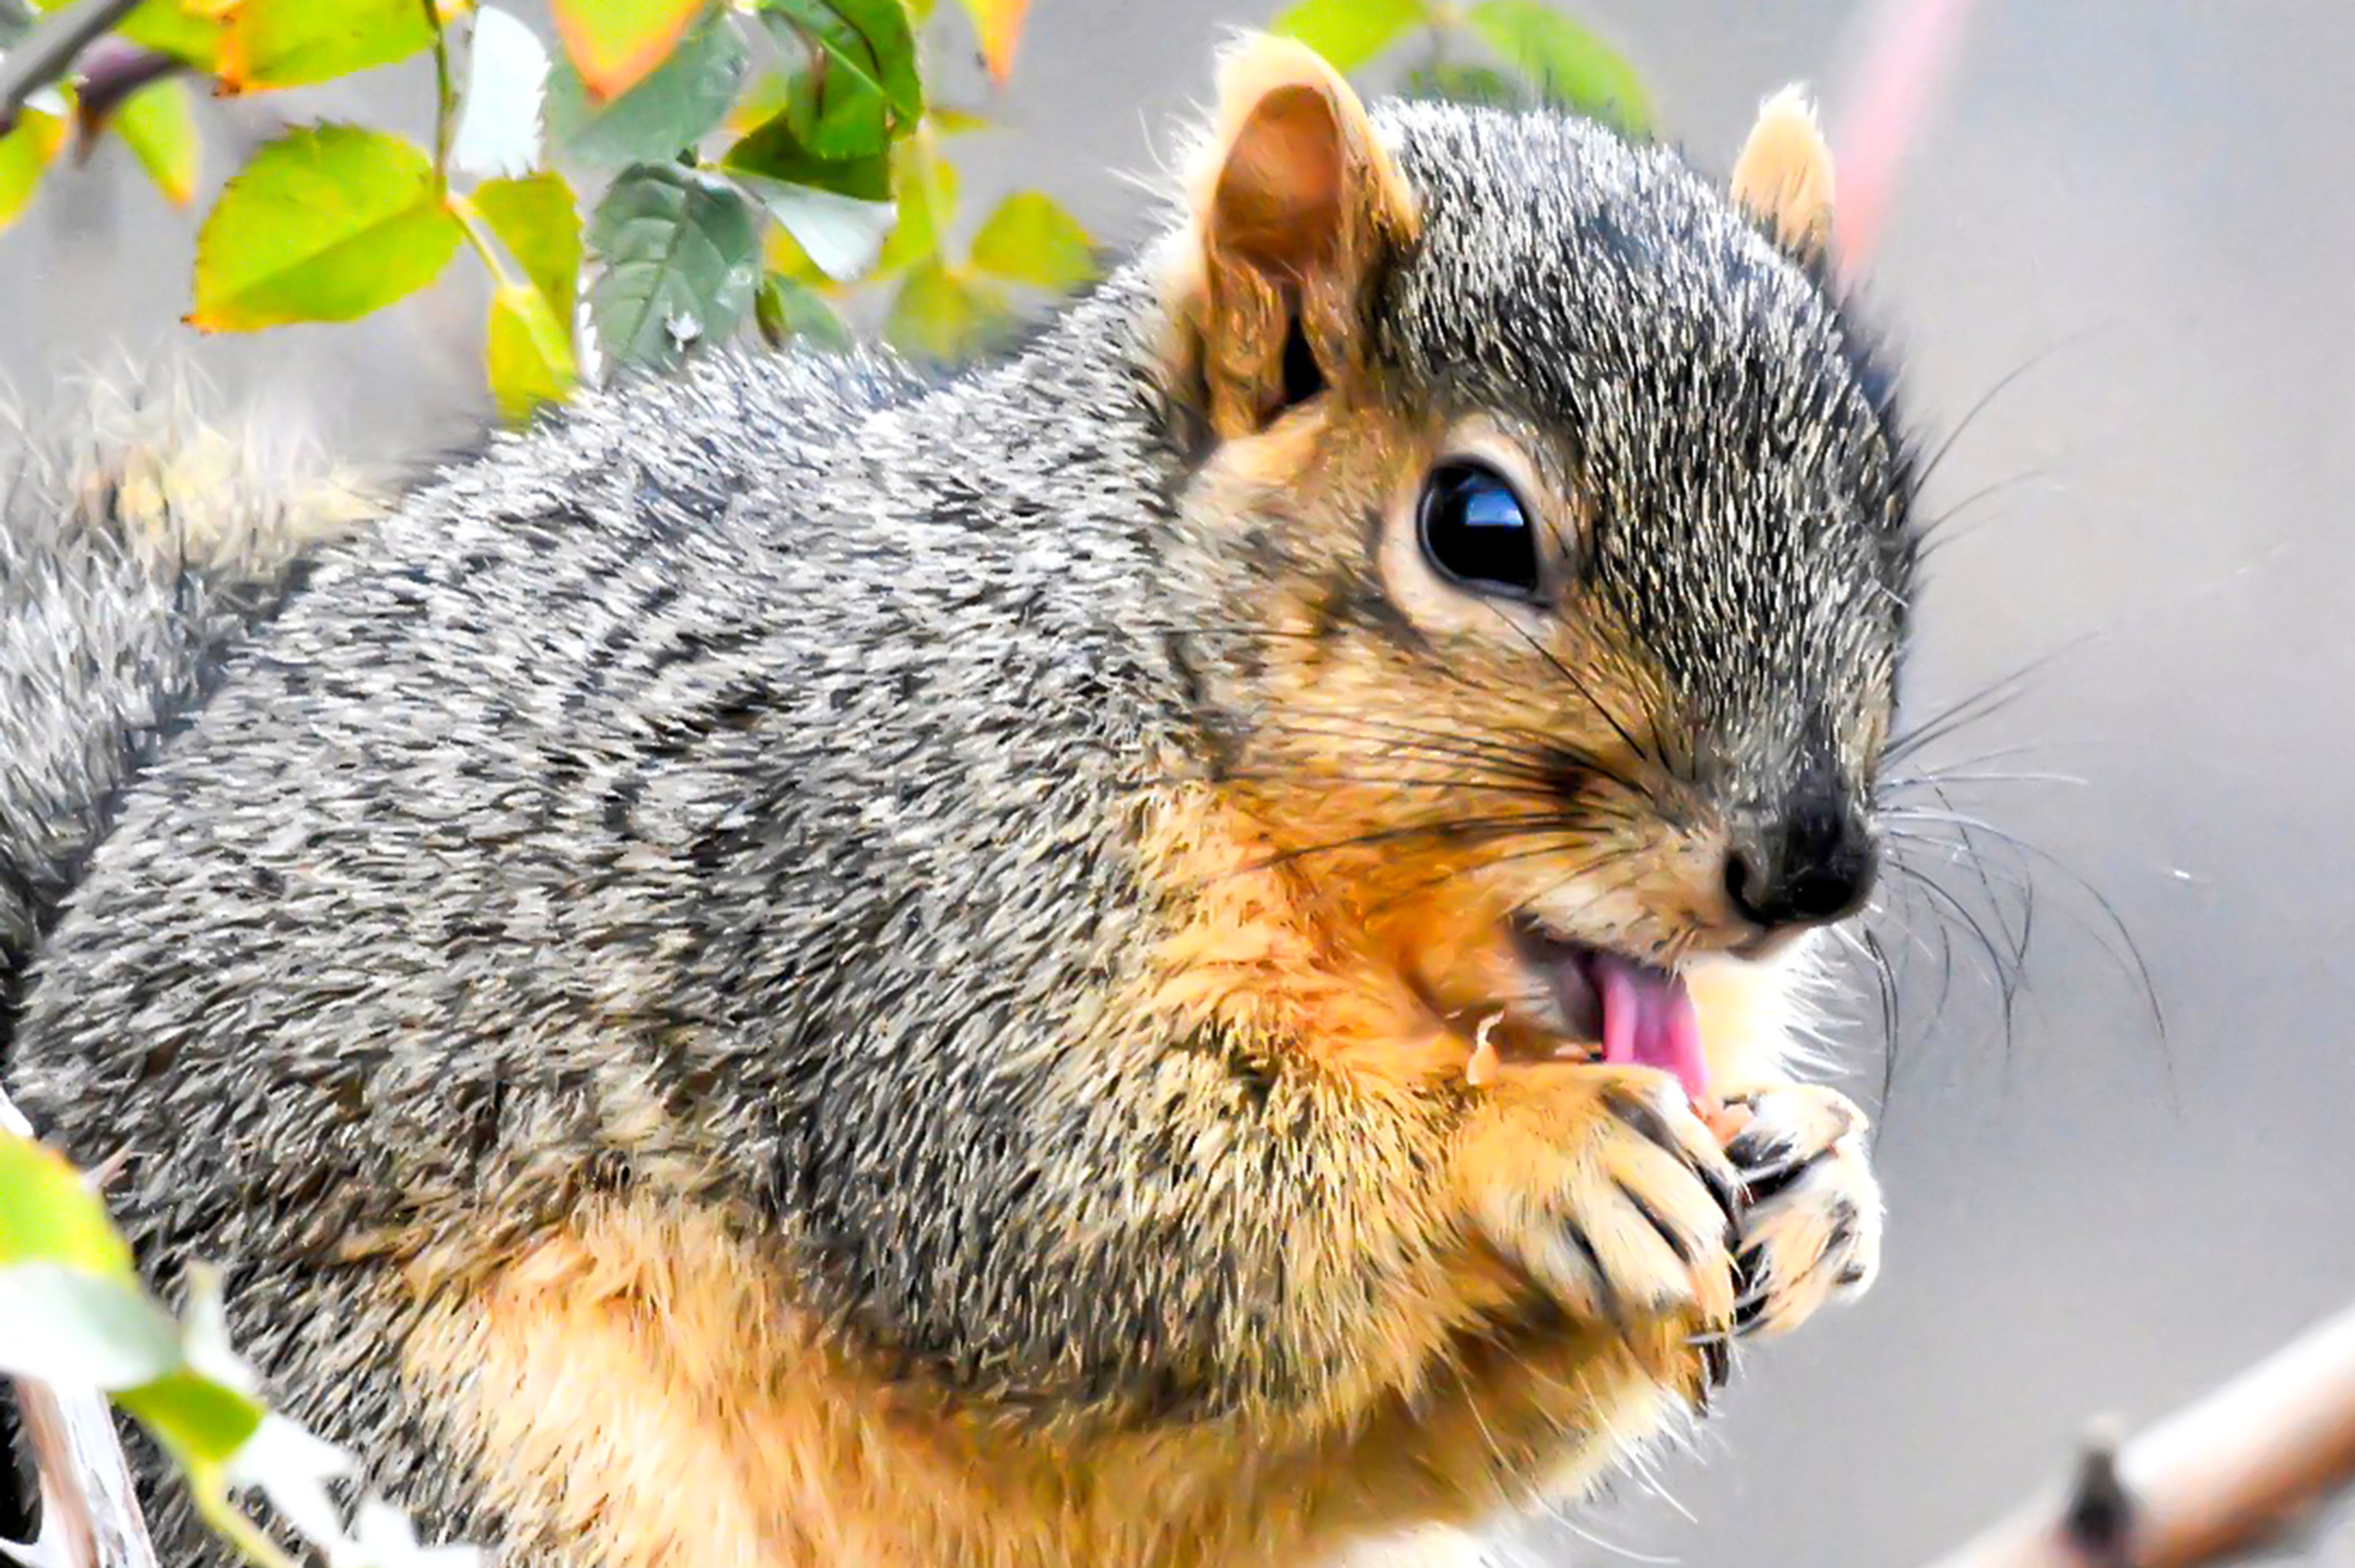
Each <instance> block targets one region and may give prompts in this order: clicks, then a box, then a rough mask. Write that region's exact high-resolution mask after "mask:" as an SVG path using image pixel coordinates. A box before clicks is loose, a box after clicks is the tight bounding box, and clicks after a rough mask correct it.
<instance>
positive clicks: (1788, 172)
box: [1733, 84, 1832, 261]
mask: <svg viewBox="0 0 2355 1568" xmlns="http://www.w3.org/2000/svg"><path fill="white" fill-rule="evenodd" d="M1733 199H1734V201H1735V203H1736V204H1737V205H1739V206H1740V207H1741V208H1742V210H1743V211H1745V212H1747V213H1748V214H1749V215H1750V216H1751V217H1752V218H1753V219H1755V220H1756V221H1757V223H1758V224H1759V226H1760V227H1761V228H1763V229H1765V230H1766V232H1767V234H1768V235H1769V236H1770V237H1771V238H1772V239H1773V240H1774V242H1775V243H1776V244H1778V245H1780V246H1782V247H1783V249H1785V251H1790V252H1791V253H1792V254H1793V255H1795V256H1797V257H1800V258H1802V259H1803V260H1808V261H1814V260H1817V259H1819V258H1820V257H1822V256H1823V254H1824V253H1825V251H1826V249H1827V248H1828V246H1829V245H1830V243H1831V235H1832V150H1831V148H1830V146H1829V145H1828V144H1826V142H1825V141H1824V133H1823V132H1822V131H1821V130H1820V129H1818V128H1817V124H1816V111H1815V106H1814V105H1813V104H1811V103H1809V102H1808V101H1807V95H1806V91H1805V90H1804V89H1802V88H1800V87H1798V86H1796V84H1795V85H1793V86H1790V87H1786V88H1785V89H1784V90H1783V91H1780V92H1778V93H1776V94H1775V95H1774V97H1772V98H1770V99H1768V100H1766V101H1765V102H1764V103H1762V104H1760V105H1759V106H1758V123H1756V124H1755V125H1753V126H1752V127H1751V128H1750V139H1749V140H1748V141H1746V142H1744V143H1743V144H1742V155H1741V156H1740V157H1738V158H1736V159H1734V161H1733Z"/></svg>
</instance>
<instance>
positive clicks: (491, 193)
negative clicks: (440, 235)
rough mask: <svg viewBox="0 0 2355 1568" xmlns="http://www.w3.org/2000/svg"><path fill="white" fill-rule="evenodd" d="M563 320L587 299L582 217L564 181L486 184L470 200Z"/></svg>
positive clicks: (557, 178) (552, 177)
mask: <svg viewBox="0 0 2355 1568" xmlns="http://www.w3.org/2000/svg"><path fill="white" fill-rule="evenodd" d="M467 199H468V200H470V201H472V202H473V203H474V210H475V211H477V212H479V213H481V214H482V216H483V220H484V221H485V223H487V224H489V225H490V228H491V232H492V233H494V234H496V235H497V236H498V237H499V243H500V244H502V245H504V246H506V248H507V254H509V255H510V256H513V257H514V258H515V259H516V265H517V266H519V267H521V268H522V269H523V271H524V276H526V277H527V278H529V279H530V280H531V283H532V287H534V288H536V289H538V291H539V292H540V295H541V297H542V298H544V299H546V300H547V301H548V305H549V309H550V310H551V311H553V312H555V313H556V315H558V317H559V318H560V319H562V320H565V321H570V320H571V319H572V302H573V301H574V300H575V299H576V298H577V297H578V296H579V294H580V293H581V215H580V213H579V212H578V211H577V210H576V209H575V208H574V206H573V202H572V187H570V186H568V185H566V184H565V183H564V176H561V175H555V174H546V175H534V176H532V177H531V178H529V179H520V180H486V181H485V182H484V183H483V184H481V185H478V186H476V187H474V191H473V192H472V194H471V195H470V196H469V197H467Z"/></svg>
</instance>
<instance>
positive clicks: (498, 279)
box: [442, 192, 518, 289]
mask: <svg viewBox="0 0 2355 1568" xmlns="http://www.w3.org/2000/svg"><path fill="white" fill-rule="evenodd" d="M442 199H443V202H444V204H445V205H446V206H447V207H448V208H450V215H451V216H452V217H453V218H455V219H457V220H458V229H459V231H460V232H462V233H463V234H464V235H465V236H466V243H467V244H469V245H471V246H473V247H474V254H475V255H477V256H480V257H481V258H482V259H483V265H484V266H485V267H486V268H488V269H490V273H491V281H492V282H493V283H496V284H497V285H498V286H499V287H500V288H503V289H511V288H515V287H517V286H518V285H517V282H516V276H515V274H514V273H513V272H508V271H507V264H506V258H505V257H504V256H503V255H501V253H500V251H499V247H498V244H497V242H496V240H493V239H492V238H491V237H490V235H489V234H487V233H486V232H485V231H484V229H483V215H482V212H481V210H480V209H479V208H476V207H475V206H474V203H473V202H471V201H468V200H467V199H466V198H465V197H463V196H459V195H456V194H454V193H450V192H444V193H443V197H442Z"/></svg>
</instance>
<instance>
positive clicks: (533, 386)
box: [485, 284, 574, 424]
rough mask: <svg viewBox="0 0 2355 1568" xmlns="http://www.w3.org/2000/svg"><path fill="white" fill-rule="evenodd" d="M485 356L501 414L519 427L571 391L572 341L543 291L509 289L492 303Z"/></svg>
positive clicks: (509, 287) (523, 288)
mask: <svg viewBox="0 0 2355 1568" xmlns="http://www.w3.org/2000/svg"><path fill="white" fill-rule="evenodd" d="M485 357H486V358H487V359H488V361H489V366H490V375H491V393H492V395H493V396H494V397H496V399H497V400H498V404H499V413H500V414H501V415H502V416H503V417H505V418H506V419H508V420H511V421H515V422H517V423H518V424H519V423H521V422H522V421H525V420H527V419H529V418H530V417H531V414H532V411H533V410H535V409H537V408H538V407H539V406H540V405H541V404H543V403H560V402H562V401H563V400H564V399H565V395H566V394H567V393H569V392H570V391H571V390H572V382H573V377H574V370H573V363H572V335H571V333H570V332H569V331H568V330H566V327H565V324H564V323H563V322H562V321H560V320H559V319H558V318H557V315H556V313H555V312H554V311H553V310H551V309H549V303H548V297H547V296H546V295H545V294H543V293H540V292H539V291H538V289H534V288H525V287H523V286H521V285H519V284H510V285H508V286H507V287H506V288H503V289H501V290H499V291H498V293H496V295H494V296H493V297H492V299H491V325H490V332H489V336H488V337H487V339H486V342H485Z"/></svg>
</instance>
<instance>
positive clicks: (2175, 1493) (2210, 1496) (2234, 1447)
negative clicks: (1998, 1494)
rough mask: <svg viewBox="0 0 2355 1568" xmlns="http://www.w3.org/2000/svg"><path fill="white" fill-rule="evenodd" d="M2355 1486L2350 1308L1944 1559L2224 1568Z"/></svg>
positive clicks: (2091, 1453)
mask: <svg viewBox="0 0 2355 1568" xmlns="http://www.w3.org/2000/svg"><path fill="white" fill-rule="evenodd" d="M2350 1487H2355V1309H2351V1310H2349V1311H2347V1312H2344V1313H2341V1314H2340V1315H2339V1316H2338V1317H2334V1318H2331V1319H2329V1320H2328V1321H2327V1322H2325V1323H2323V1324H2322V1325H2321V1326H2320V1327H2318V1328H2315V1329H2313V1330H2312V1331H2310V1332H2309V1333H2307V1335H2306V1336H2305V1337H2303V1338H2302V1339H2298V1340H2296V1342H2294V1343H2293V1344H2291V1345H2290V1346H2289V1347H2288V1348H2287V1349H2283V1350H2280V1351H2277V1352H2275V1354H2274V1355H2273V1356H2272V1357H2270V1358H2268V1359H2267V1360H2264V1361H2262V1362H2260V1363H2258V1364H2257V1365H2256V1366H2255V1367H2254V1368H2252V1369H2251V1370H2250V1371H2246V1372H2244V1373H2243V1374H2242V1375H2241V1376H2240V1377H2238V1378H2236V1379H2234V1380H2233V1381H2231V1382H2229V1383H2227V1384H2225V1385H2224V1386H2223V1387H2222V1388H2221V1389H2219V1390H2217V1391H2216V1392H2214V1393H2211V1394H2210V1395H2209V1396H2208V1397H2207V1398H2205V1399H2203V1400H2200V1402H2199V1403H2196V1404H2192V1405H2189V1406H2186V1407H2185V1408H2184V1409H2182V1410H2181V1411H2179V1412H2178V1413H2176V1414H2175V1415H2173V1416H2171V1417H2169V1419H2168V1420H2167V1421H2165V1422H2163V1423H2161V1424H2159V1425H2158V1426H2155V1427H2153V1428H2151V1429H2150V1430H2149V1431H2148V1432H2146V1433H2144V1434H2143V1435H2141V1436H2139V1437H2137V1438H2136V1439H2134V1440H2133V1441H2132V1442H2130V1443H2128V1444H2126V1445H2125V1446H2124V1447H2123V1448H2118V1447H2115V1445H2114V1444H2112V1443H2111V1442H2108V1441H2106V1440H2096V1441H2094V1443H2092V1444H2090V1445H2088V1449H2087V1452H2086V1455H2085V1456H2084V1459H2083V1462H2082V1464H2081V1467H2080V1469H2079V1471H2078V1475H2077V1477H2076V1480H2075V1482H2074V1483H2073V1485H2072V1486H2071V1487H2070V1488H2068V1489H2067V1490H2066V1491H2064V1492H2063V1493H2062V1495H2060V1496H2059V1497H2055V1498H2048V1499H2044V1500H2042V1501H2041V1502H2038V1503H2036V1504H2034V1505H2033V1506H2031V1507H2030V1508H2027V1509H2023V1510H2021V1511H2020V1512H2019V1514H2017V1515H2015V1516H2013V1517H2012V1518H2011V1519H2010V1520H2006V1521H2005V1522H2004V1523H2002V1524H2000V1525H1998V1526H1997V1527H1996V1528H1995V1529H1994V1530H1991V1531H1988V1532H1987V1534H1985V1535H1983V1536H1981V1537H1979V1539H1978V1540H1977V1541H1973V1542H1971V1543H1970V1544H1969V1545H1968V1546H1966V1547H1964V1548H1963V1549H1962V1550H1961V1551H1960V1552H1955V1554H1954V1555H1953V1556H1951V1557H1947V1558H1945V1559H1944V1560H1943V1561H1942V1562H1940V1563H1938V1564H1937V1565H1936V1568H2217V1565H2219V1564H2223V1563H2233V1562H2237V1561H2241V1560H2243V1557H2244V1555H2245V1554H2246V1553H2248V1552H2253V1551H2255V1550H2258V1549H2260V1548H2263V1547H2265V1546H2268V1545H2271V1544H2275V1543H2277V1542H2279V1541H2281V1540H2282V1539H2283V1538H2284V1537H2285V1536H2286V1535H2288V1534H2290V1533H2291V1532H2292V1531H2296V1529H2297V1528H2298V1527H2299V1526H2300V1525H2301V1524H2303V1523H2304V1522H2306V1521H2307V1519H2308V1518H2309V1516H2310V1515H2311V1514H2312V1512H2313V1510H2314V1509H2315V1507H2316V1505H2317V1504H2318V1503H2320V1502H2322V1501H2323V1500H2325V1499H2328V1498H2329V1497H2331V1496H2333V1495H2334V1494H2336V1493H2339V1492H2341V1491H2344V1490H2347V1489H2349V1488H2350Z"/></svg>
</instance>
